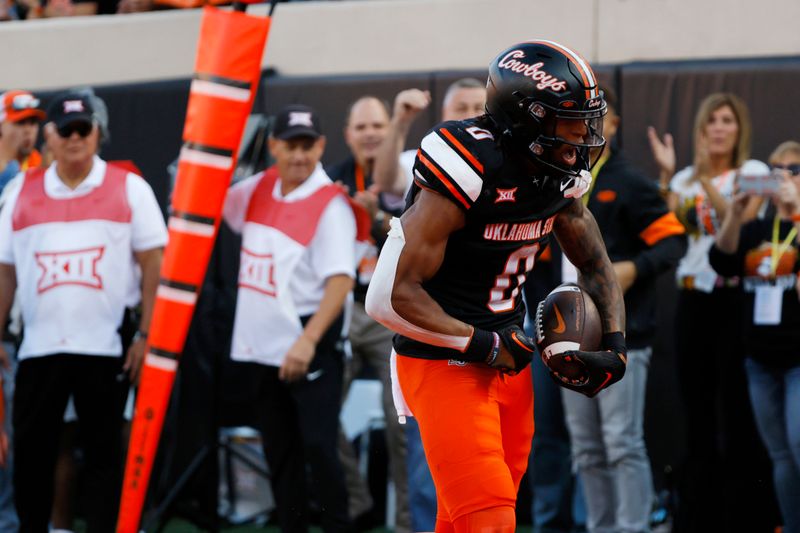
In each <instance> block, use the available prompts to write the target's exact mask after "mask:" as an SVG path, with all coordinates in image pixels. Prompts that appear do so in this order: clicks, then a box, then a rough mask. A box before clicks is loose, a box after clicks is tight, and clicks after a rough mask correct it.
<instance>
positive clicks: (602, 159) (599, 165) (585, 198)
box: [581, 150, 611, 205]
mask: <svg viewBox="0 0 800 533" xmlns="http://www.w3.org/2000/svg"><path fill="white" fill-rule="evenodd" d="M609 157H611V150H604V151H603V155H601V156H600V159H598V160H597V163H595V165H594V166H593V167H592V183H591V184H590V185H589V190H588V191H586V194H584V195H583V198H581V200H583V205H589V197H591V196H592V191H593V190H594V184H595V183H597V175H598V174H600V169H601V168H603V165H605V164H606V161H608V158H609Z"/></svg>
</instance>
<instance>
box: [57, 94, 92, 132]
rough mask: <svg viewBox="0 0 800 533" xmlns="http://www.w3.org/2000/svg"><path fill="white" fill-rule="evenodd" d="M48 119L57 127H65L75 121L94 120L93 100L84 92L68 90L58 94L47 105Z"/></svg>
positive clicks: (90, 121) (90, 122) (89, 121)
mask: <svg viewBox="0 0 800 533" xmlns="http://www.w3.org/2000/svg"><path fill="white" fill-rule="evenodd" d="M47 121H48V122H53V123H55V125H56V128H59V129H61V128H63V127H64V126H66V125H67V124H72V123H73V122H88V123H89V124H92V123H93V122H94V107H92V100H91V98H89V97H88V96H87V95H85V94H82V93H75V92H68V93H61V94H59V95H57V96H56V97H55V98H54V99H53V101H52V102H50V105H49V106H48V107H47Z"/></svg>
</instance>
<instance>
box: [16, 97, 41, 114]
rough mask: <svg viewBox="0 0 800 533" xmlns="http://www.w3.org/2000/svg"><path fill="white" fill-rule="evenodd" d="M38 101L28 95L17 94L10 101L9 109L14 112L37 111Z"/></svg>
mask: <svg viewBox="0 0 800 533" xmlns="http://www.w3.org/2000/svg"><path fill="white" fill-rule="evenodd" d="M38 107H39V99H38V98H34V97H33V96H31V95H30V94H18V95H16V96H15V97H14V98H13V99H12V100H11V108H12V109H13V110H14V111H25V110H26V109H37V108H38Z"/></svg>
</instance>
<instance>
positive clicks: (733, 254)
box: [709, 141, 800, 533]
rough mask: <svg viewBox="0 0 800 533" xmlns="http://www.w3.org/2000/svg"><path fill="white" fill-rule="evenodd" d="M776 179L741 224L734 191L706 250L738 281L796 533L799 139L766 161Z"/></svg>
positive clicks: (799, 487)
mask: <svg viewBox="0 0 800 533" xmlns="http://www.w3.org/2000/svg"><path fill="white" fill-rule="evenodd" d="M769 163H770V166H772V168H773V169H776V170H777V174H778V176H780V180H781V181H780V184H779V188H777V189H776V190H774V191H773V192H766V191H764V192H763V193H762V194H765V195H766V196H767V197H768V198H770V204H769V209H768V210H767V216H766V217H764V218H758V219H755V220H750V221H749V222H745V221H744V212H745V209H746V206H747V204H748V203H749V200H750V198H749V196H748V194H747V193H745V192H740V193H738V194H737V195H736V196H735V197H734V199H733V202H732V205H731V206H730V208H729V209H728V211H727V212H726V215H725V219H724V221H723V223H722V228H721V229H720V231H719V233H718V234H717V236H716V240H715V244H714V246H713V247H712V248H711V251H710V253H709V261H710V263H711V266H712V267H713V268H714V270H715V271H717V272H719V273H720V274H721V275H724V276H740V277H742V278H743V288H744V294H745V299H744V305H743V306H742V311H743V322H744V349H745V353H746V355H747V357H746V359H745V361H744V366H745V372H746V374H747V381H748V388H749V392H750V401H751V403H752V406H753V411H754V413H755V417H756V424H757V426H758V431H759V434H760V435H761V439H762V441H763V442H764V444H765V445H766V447H767V450H768V451H769V455H770V458H771V460H772V471H773V483H774V484H775V491H776V494H777V497H778V504H779V506H780V510H781V514H782V516H783V531H784V533H797V532H800V506H798V503H800V293H798V292H797V291H796V289H798V288H800V278H798V272H799V271H800V261H798V258H800V240H798V231H800V143H797V142H794V141H788V142H785V143H783V144H781V145H780V146H778V147H777V148H776V149H775V151H774V152H773V153H772V155H771V156H770V158H769Z"/></svg>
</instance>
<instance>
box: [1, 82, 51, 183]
mask: <svg viewBox="0 0 800 533" xmlns="http://www.w3.org/2000/svg"><path fill="white" fill-rule="evenodd" d="M39 104H40V102H39V99H38V98H36V97H35V96H33V95H32V94H31V93H29V92H26V91H16V90H15V91H7V92H5V93H3V94H2V95H0V190H2V189H3V188H4V187H5V186H6V184H7V183H8V182H9V181H11V178H13V177H14V176H16V174H17V173H18V172H19V171H20V170H28V169H30V168H36V167H39V166H41V164H42V156H41V154H40V153H39V152H38V150H36V148H35V146H36V138H37V136H38V135H39V124H40V122H41V121H42V119H44V111H42V110H41V109H40V108H39Z"/></svg>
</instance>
